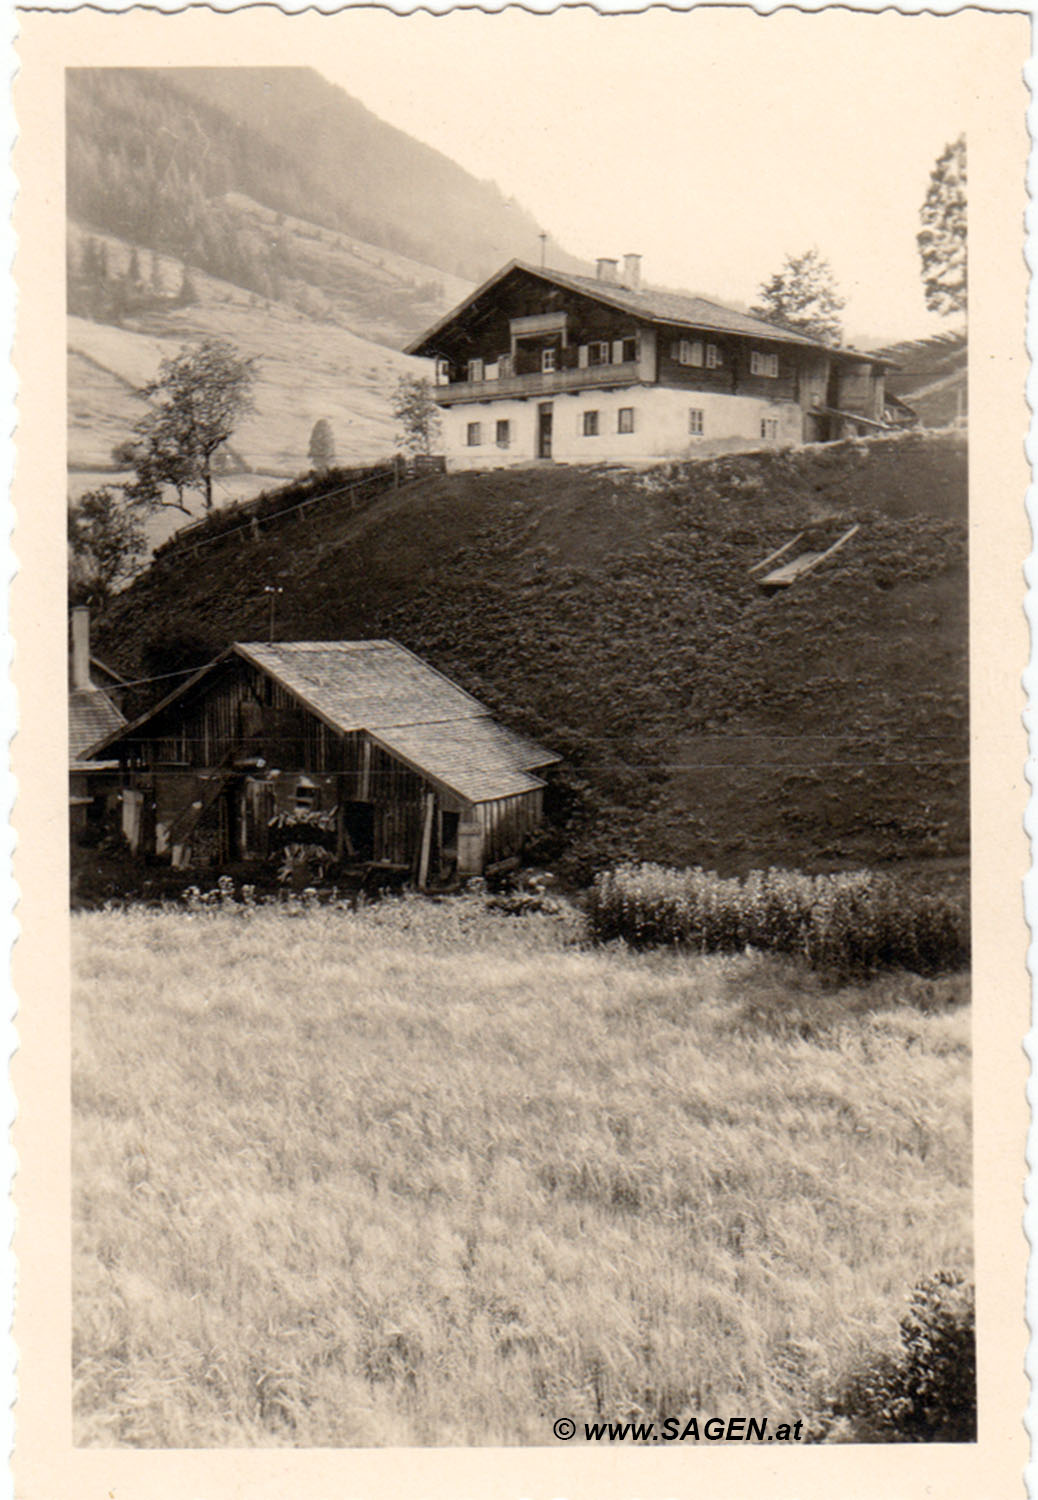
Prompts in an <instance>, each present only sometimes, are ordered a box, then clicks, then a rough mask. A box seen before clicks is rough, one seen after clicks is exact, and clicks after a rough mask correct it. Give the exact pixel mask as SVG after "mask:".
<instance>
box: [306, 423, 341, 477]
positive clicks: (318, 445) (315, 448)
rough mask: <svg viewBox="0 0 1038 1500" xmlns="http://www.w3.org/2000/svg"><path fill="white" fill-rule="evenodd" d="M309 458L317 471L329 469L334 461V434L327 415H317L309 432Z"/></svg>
mask: <svg viewBox="0 0 1038 1500" xmlns="http://www.w3.org/2000/svg"><path fill="white" fill-rule="evenodd" d="M309 459H310V464H311V467H312V468H314V469H316V470H317V471H318V473H321V472H323V471H324V470H325V469H330V468H331V466H332V464H333V462H334V461H335V435H334V433H333V432H332V424H331V423H330V422H329V421H328V418H327V417H318V419H317V421H316V422H315V423H314V426H313V431H312V432H311V434H310V448H309Z"/></svg>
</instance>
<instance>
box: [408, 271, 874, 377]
mask: <svg viewBox="0 0 1038 1500" xmlns="http://www.w3.org/2000/svg"><path fill="white" fill-rule="evenodd" d="M517 270H518V271H525V272H526V273H527V274H528V275H530V276H535V277H537V278H538V279H539V280H541V281H544V282H546V283H547V284H548V285H549V286H555V287H560V288H561V289H562V290H564V291H571V292H577V293H578V294H579V295H580V296H582V297H591V298H592V299H593V300H594V301H596V302H600V303H602V304H603V305H604V306H606V307H614V308H617V309H619V310H620V311H622V312H629V313H632V314H633V315H634V316H635V317H639V318H643V319H644V320H645V321H646V322H648V323H665V324H668V325H673V326H676V327H680V328H689V329H702V330H703V331H704V332H716V333H743V334H749V335H755V336H756V337H757V338H760V339H770V340H772V341H775V342H778V343H782V344H796V345H798V346H800V347H802V348H809V349H824V350H826V352H827V353H830V354H843V355H845V356H849V357H850V358H853V359H863V360H868V361H869V362H870V363H873V364H888V363H889V361H888V360H884V359H881V358H879V357H877V356H876V355H872V354H862V353H860V352H859V351H858V350H856V349H833V347H832V346H831V345H829V344H825V343H823V342H822V341H821V340H820V339H814V338H810V337H808V335H806V334H803V333H794V332H792V331H791V330H790V329H788V328H782V327H781V326H780V325H779V324H777V323H770V322H768V321H767V320H766V319H764V318H756V317H754V316H753V315H752V314H750V313H742V312H736V310H735V309H734V308H731V307H725V306H724V305H723V303H720V302H710V301H708V300H707V298H705V297H689V296H686V295H685V294H684V293H682V292H659V291H655V290H653V289H651V288H648V287H646V288H639V289H638V290H637V291H634V290H633V289H632V288H630V287H626V286H623V285H621V284H620V283H618V282H612V281H601V280H599V278H598V277H596V276H574V275H571V274H570V273H569V272H568V271H554V270H551V269H549V268H547V267H541V266H531V265H528V264H527V263H526V262H525V261H521V260H511V261H509V262H508V264H507V265H506V266H503V267H502V268H501V270H500V271H498V272H496V273H495V275H493V276H491V277H490V279H489V280H488V281H485V282H484V283H483V285H482V286H479V287H477V288H476V290H475V291H474V292H472V293H471V295H470V296H468V297H466V298H465V300H464V301H463V302H460V303H459V304H458V306H457V307H455V308H454V309H452V311H451V312H449V313H447V314H446V316H445V317H443V318H441V319H440V320H439V322H438V323H434V324H433V326H432V327H431V328H430V329H428V330H427V331H426V332H425V333H423V334H422V335H421V337H419V338H417V339H415V340H414V342H413V343H411V344H409V345H408V347H407V349H406V351H405V352H406V353H407V354H420V353H421V352H422V351H423V350H424V349H426V347H427V346H428V345H430V344H431V343H432V341H433V340H434V339H436V338H437V337H438V335H439V334H441V333H442V332H443V331H444V330H445V329H446V328H448V327H449V326H450V324H451V323H453V322H454V321H455V319H456V318H459V317H460V316H461V315H462V314H463V313H464V312H466V311H467V309H468V308H469V307H471V306H472V304H473V303H474V302H477V301H478V300H479V299H480V298H481V297H483V296H485V295H486V294H487V292H490V291H493V289H494V288H495V287H496V286H497V285H498V283H499V282H501V281H503V280H504V279H505V277H507V276H509V275H511V274H512V272H513V271H517ZM430 352H434V351H430Z"/></svg>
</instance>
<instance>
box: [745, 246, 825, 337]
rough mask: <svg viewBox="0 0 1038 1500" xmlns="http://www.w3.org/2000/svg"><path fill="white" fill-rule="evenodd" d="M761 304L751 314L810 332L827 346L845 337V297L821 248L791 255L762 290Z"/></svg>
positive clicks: (801, 331)
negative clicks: (842, 313) (842, 295)
mask: <svg viewBox="0 0 1038 1500" xmlns="http://www.w3.org/2000/svg"><path fill="white" fill-rule="evenodd" d="M758 296H759V297H760V299H761V300H760V304H759V305H758V306H757V307H752V308H751V309H750V311H751V312H752V313H753V314H754V316H755V317H758V318H768V319H770V320H771V322H773V323H779V324H781V326H782V327H783V328H789V329H791V330H792V331H793V332H795V333H806V334H807V335H808V336H809V337H810V338H815V339H821V340H822V342H823V343H825V344H838V343H839V342H840V340H841V339H842V337H843V324H842V323H841V321H840V313H841V312H842V311H843V307H844V298H843V297H841V296H840V294H839V292H838V291H837V289H836V282H835V280H834V279H833V273H832V267H831V266H830V265H829V262H828V261H827V260H825V259H824V257H823V256H821V255H820V254H819V253H818V250H817V248H814V247H813V248H812V249H810V250H805V251H804V253H803V254H802V255H787V256H786V259H785V261H784V262H783V265H782V269H781V270H780V271H776V272H775V274H774V276H772V277H771V279H770V280H769V281H766V282H764V283H763V284H762V286H761V287H760V288H759V291H758Z"/></svg>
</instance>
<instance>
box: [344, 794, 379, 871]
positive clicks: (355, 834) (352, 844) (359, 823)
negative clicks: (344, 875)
mask: <svg viewBox="0 0 1038 1500" xmlns="http://www.w3.org/2000/svg"><path fill="white" fill-rule="evenodd" d="M342 831H343V835H344V838H343V842H344V844H345V845H346V857H347V859H374V857H375V804H374V803H373V802H347V803H346V804H345V805H344V807H343V810H342Z"/></svg>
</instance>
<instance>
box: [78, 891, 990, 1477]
mask: <svg viewBox="0 0 1038 1500" xmlns="http://www.w3.org/2000/svg"><path fill="white" fill-rule="evenodd" d="M73 940H74V964H75V997H74V1010H73V1022H74V1055H73V1068H74V1085H73V1087H74V1093H73V1103H74V1110H75V1131H74V1161H73V1183H74V1194H75V1207H74V1232H75V1244H74V1360H75V1406H76V1440H77V1442H78V1443H81V1444H97V1445H104V1446H110V1445H120V1444H122V1445H136V1446H141V1447H166V1446H171V1447H192V1446H218V1445H239V1446H244V1445H248V1446H254V1445H264V1444H269V1445H279V1444H280V1445H300V1446H306V1447H318V1446H347V1445H362V1446H378V1445H386V1444H401V1445H421V1444H436V1445H451V1444H466V1445H480V1444H530V1445H547V1446H551V1445H554V1443H555V1439H554V1438H553V1437H552V1434H551V1424H552V1421H553V1419H554V1418H555V1417H558V1416H562V1415H564V1416H569V1417H572V1418H573V1419H574V1420H576V1421H577V1423H578V1431H579V1430H580V1428H579V1424H580V1423H581V1422H582V1421H584V1420H594V1419H596V1418H597V1417H598V1416H601V1417H604V1418H615V1419H617V1420H621V1419H623V1418H625V1417H628V1416H645V1417H647V1418H653V1417H655V1418H665V1417H667V1416H671V1415H673V1416H675V1417H682V1416H684V1415H687V1414H699V1415H700V1416H701V1417H702V1416H708V1415H712V1414H721V1415H726V1414H731V1413H741V1414H742V1413H749V1414H751V1415H769V1416H770V1417H772V1418H774V1419H775V1420H793V1419H794V1418H795V1417H797V1416H802V1417H805V1418H806V1419H807V1422H808V1428H809V1430H817V1431H822V1430H824V1424H823V1426H822V1428H819V1427H818V1424H817V1414H818V1413H819V1412H820V1411H824V1407H825V1402H826V1399H827V1397H828V1396H829V1395H831V1394H832V1392H833V1391H834V1390H836V1389H837V1388H838V1387H839V1385H840V1384H841V1382H842V1381H843V1380H844V1379H845V1378H846V1377H847V1376H848V1375H849V1374H850V1373H851V1372H853V1371H854V1370H855V1369H858V1368H860V1367H861V1366H862V1364H863V1363H865V1362H866V1361H867V1360H868V1359H869V1358H870V1357H872V1356H873V1355H874V1354H875V1353H876V1352H877V1351H879V1350H882V1349H883V1348H892V1347H893V1346H894V1345H895V1344H896V1340H897V1331H898V1320H899V1317H900V1316H901V1314H902V1313H903V1312H904V1310H905V1308H906V1306H907V1302H908V1298H909V1296H910V1294H911V1290H912V1288H913V1286H914V1285H915V1284H916V1283H917V1282H919V1281H920V1280H921V1279H922V1278H924V1277H926V1276H927V1275H929V1274H930V1273H932V1272H934V1271H936V1270H938V1269H942V1268H949V1269H957V1270H960V1271H963V1272H965V1273H966V1274H968V1273H969V1269H970V1243H971V1223H970V1182H969V1155H970V1153H969V1058H968V1042H969V1030H968V1008H967V1006H966V1004H965V1001H966V980H965V977H964V976H951V977H945V978H941V979H937V980H931V981H926V980H922V979H919V978H918V977H913V976H908V975H887V976H885V977H883V978H881V979H877V980H873V981H870V982H868V983H861V984H857V985H852V986H844V987H842V988H834V987H833V986H832V984H831V983H830V984H828V985H827V983H826V982H825V981H823V980H822V979H821V978H820V977H819V976H817V975H813V974H811V973H809V972H808V971H806V970H804V969H802V968H800V967H797V966H795V965H794V964H793V963H792V962H791V961H789V960H783V959H777V958H768V957H765V956H762V955H742V954H740V955H734V956H732V955H729V956H723V957H722V956H717V955H712V956H689V955H680V954H677V953H674V952H655V953H641V954H636V953H632V952H629V951H627V950H626V949H625V948H623V947H621V946H607V947H604V948H598V949H594V948H590V947H588V946H587V945H586V944H584V943H583V942H582V941H581V940H580V925H579V919H578V918H576V917H575V916H565V915H563V916H547V915H543V914H541V915H534V916H530V917H523V918H515V917H509V916H507V915H504V914H501V913H493V912H489V911H487V910H486V909H485V908H484V906H483V905H482V904H481V902H480V901H479V900H478V899H477V898H461V899H457V900H454V901H450V902H443V903H430V902H420V901H418V900H405V901H399V902H387V903H384V904H382V905H380V906H376V907H370V908H367V909H366V910H361V911H359V912H356V913H351V912H349V911H346V910H339V909H333V908H320V909H316V910H311V911H301V912H299V913H298V914H296V915H292V914H290V912H289V911H287V910H285V909H278V908H259V909H255V910H251V911H244V910H238V911H234V910H231V911H201V912H194V913H191V912H186V911H179V910H172V909H168V910H145V909H143V908H136V909H131V910H126V911H102V912H93V913H83V914H79V915H77V916H75V917H74V919H73Z"/></svg>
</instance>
